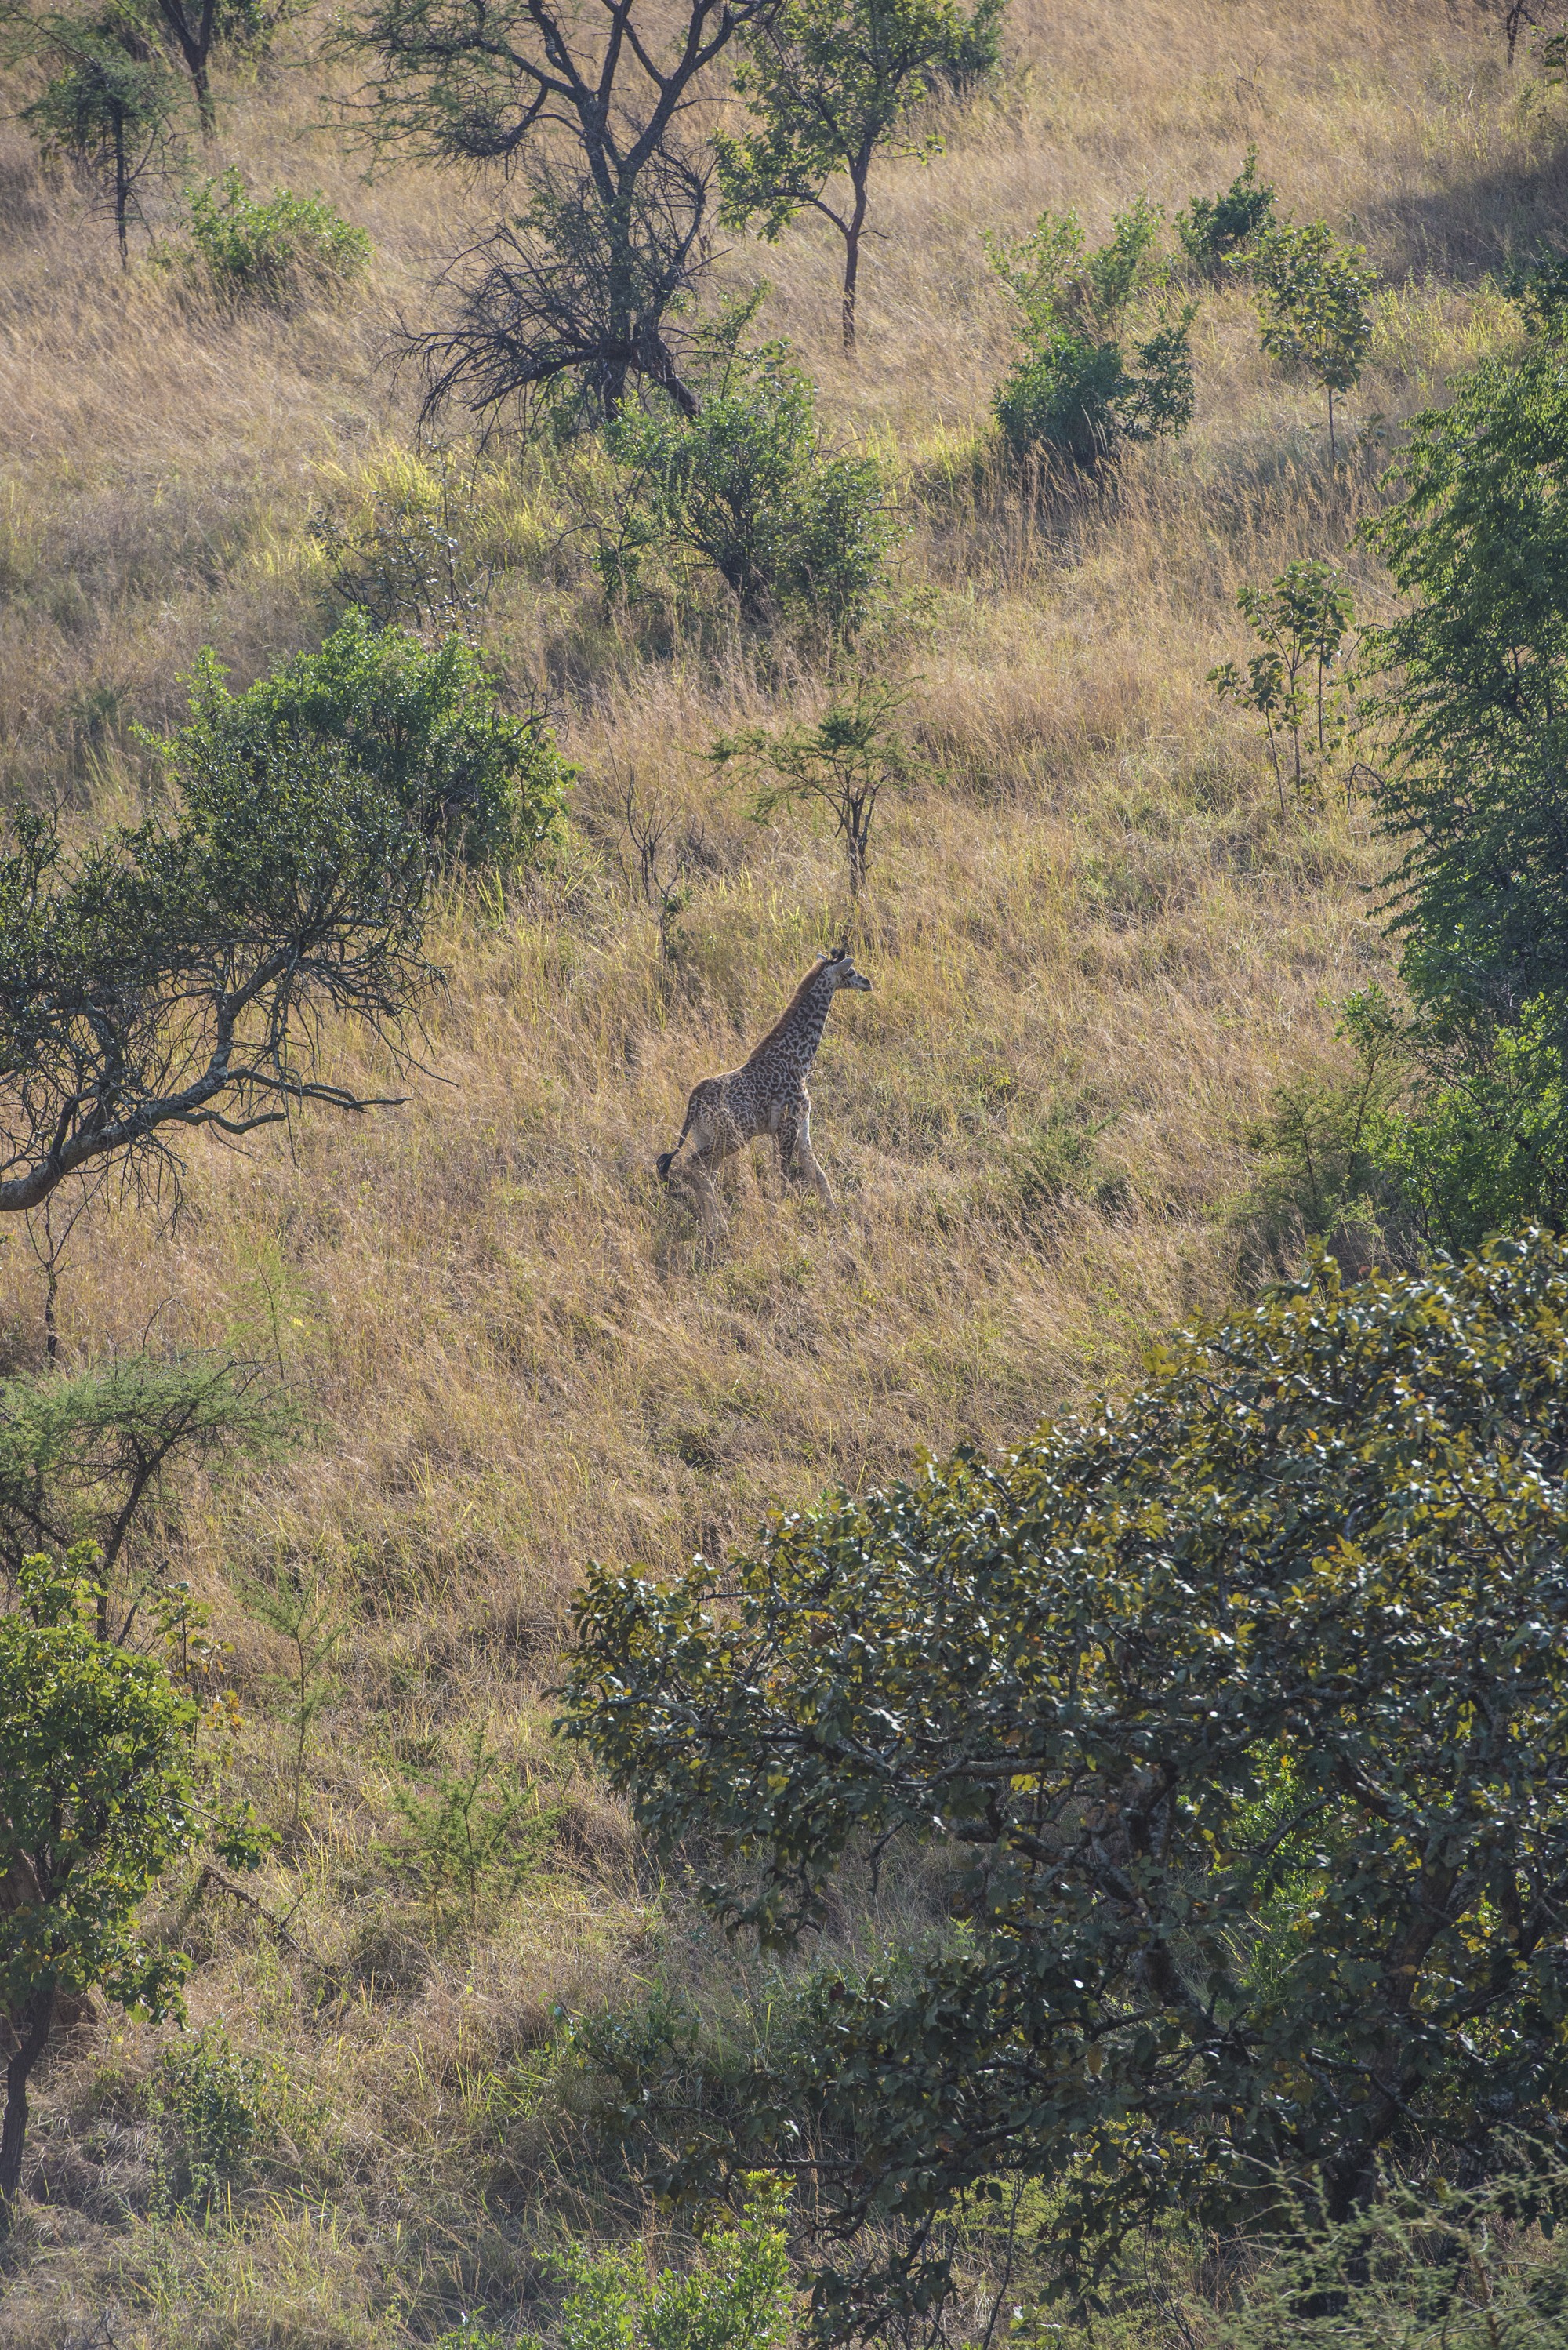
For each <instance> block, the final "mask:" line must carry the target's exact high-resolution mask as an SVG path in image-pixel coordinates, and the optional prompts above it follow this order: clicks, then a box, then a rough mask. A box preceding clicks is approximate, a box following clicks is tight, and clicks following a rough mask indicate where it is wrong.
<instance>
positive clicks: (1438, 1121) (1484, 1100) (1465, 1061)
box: [1382, 996, 1568, 1253]
mask: <svg viewBox="0 0 1568 2350" xmlns="http://www.w3.org/2000/svg"><path fill="white" fill-rule="evenodd" d="M1382 1156H1383V1159H1384V1163H1385V1165H1386V1169H1387V1170H1388V1173H1389V1175H1390V1176H1391V1177H1392V1178H1393V1180H1394V1181H1395V1182H1396V1183H1397V1185H1398V1187H1399V1190H1400V1192H1401V1194H1402V1196H1403V1200H1404V1202H1405V1204H1406V1207H1407V1211H1408V1213H1409V1215H1410V1216H1411V1217H1412V1219H1413V1220H1414V1221H1415V1222H1416V1224H1417V1228H1418V1229H1419V1230H1420V1232H1422V1233H1423V1234H1424V1236H1425V1237H1426V1239H1427V1240H1428V1243H1430V1244H1431V1245H1433V1246H1434V1247H1438V1248H1441V1249H1446V1250H1449V1251H1451V1252H1453V1253H1462V1252H1463V1251H1464V1250H1466V1249H1473V1248H1476V1247H1479V1246H1480V1243H1481V1242H1482V1241H1483V1240H1485V1239H1486V1237H1487V1236H1488V1234H1489V1233H1491V1232H1517V1231H1519V1230H1520V1229H1521V1227H1523V1226H1524V1225H1527V1224H1544V1225H1547V1226H1549V1227H1551V1228H1552V1230H1553V1231H1559V1232H1560V1231H1562V1230H1563V1227H1564V1225H1568V1082H1565V1079H1564V1073H1563V1043H1562V1034H1561V1015H1560V1014H1559V1013H1558V1012H1556V1011H1555V1010H1554V1008H1553V1006H1552V1004H1551V1003H1549V1002H1548V1000H1547V999H1546V998H1545V997H1544V996H1538V997H1537V998H1536V999H1535V1001H1534V1002H1533V1003H1527V1004H1525V1005H1524V1007H1523V1009H1522V1010H1521V1013H1520V1015H1519V1018H1518V1019H1517V1020H1516V1021H1514V1022H1511V1023H1510V1024H1507V1025H1501V1026H1499V1027H1497V1028H1496V1029H1494V1030H1493V1031H1492V1033H1491V1035H1490V1037H1489V1038H1488V1040H1487V1046H1486V1050H1485V1052H1484V1054H1481V1053H1469V1054H1467V1055H1462V1056H1460V1055H1447V1056H1444V1055H1434V1056H1433V1057H1432V1059H1431V1061H1430V1062H1429V1063H1428V1066H1427V1067H1426V1068H1425V1069H1424V1070H1423V1071H1422V1073H1421V1078H1420V1082H1419V1083H1418V1085H1417V1087H1416V1089H1415V1097H1414V1099H1413V1101H1412V1103H1411V1105H1410V1106H1409V1107H1408V1108H1407V1109H1406V1110H1405V1111H1404V1112H1403V1113H1402V1114H1401V1115H1399V1116H1398V1117H1397V1118H1394V1119H1392V1120H1390V1121H1389V1122H1388V1123H1387V1125H1386V1131H1385V1134H1384V1137H1383V1141H1382Z"/></svg>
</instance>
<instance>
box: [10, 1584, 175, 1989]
mask: <svg viewBox="0 0 1568 2350" xmlns="http://www.w3.org/2000/svg"><path fill="white" fill-rule="evenodd" d="M92 1557H93V1554H92V1552H91V1550H90V1548H89V1547H86V1546H84V1547H83V1548H81V1549H78V1550H77V1551H74V1552H73V1553H72V1554H71V1555H70V1557H69V1558H68V1559H67V1564H66V1566H65V1568H64V1569H61V1568H59V1567H57V1566H56V1565H54V1564H53V1563H52V1562H51V1561H50V1560H49V1559H48V1558H47V1557H45V1556H41V1555H40V1556H38V1557H36V1558H33V1559H30V1560H28V1561H27V1563H26V1566H25V1567H24V1569H23V1571H22V1575H21V1578H20V1603H21V1604H20V1605H19V1606H18V1607H16V1609H15V1611H14V1612H13V1613H11V1614H8V1615H5V1616H0V1878H4V1877H7V1873H8V1872H9V1878H8V1881H9V1885H10V1887H12V1888H13V1889H16V1890H19V1891H20V1892H21V1894H22V1897H23V1898H20V1899H19V1900H17V1901H16V1903H15V1905H14V1906H11V1907H5V1908H0V2006H4V2007H5V2008H6V2009H8V2010H9V2011H10V2012H11V2013H12V2014H13V2015H14V2016H24V2015H27V2014H29V2013H30V2012H32V2011H33V2009H34V2008H35V2006H36V2002H38V2000H39V1999H40V1997H47V1996H52V1995H53V1994H55V1993H57V1992H68V1991H86V1990H88V1988H90V1987H91V1986H93V1985H95V1984H97V1985H101V1987H102V1988H103V1989H104V1990H105V1991H108V1993H109V1996H110V1997H111V1998H112V1999H115V2000H118V2001H119V2002H121V2003H122V2004H123V2005H125V2006H127V2007H134V2008H138V2009H140V2010H142V2011H143V2012H146V2013H148V2014H151V2015H155V2016H156V2015H161V2014H163V2013H165V2012H167V2011H168V2009H169V2008H170V2007H171V2004H173V2003H174V2002H175V2000H176V1997H177V1993H178V1987H179V1984H180V1981H181V1979H182V1975H183V1974H184V1972H185V1970H186V1966H187V1964H188V1961H187V1960H185V1959H184V1958H183V1957H182V1954H181V1953H180V1952H179V1951H178V1950H167V1949H161V1948H159V1947H157V1946H155V1945H154V1944H152V1943H151V1942H150V1941H149V1940H148V1939H146V1938H145V1937H144V1936H143V1934H142V1933H141V1931H140V1926H139V1923H138V1918H137V1905H138V1903H139V1902H140V1899H141V1898H142V1896H143V1894H144V1893H145V1892H146V1890H147V1887H149V1885H150V1884H151V1882H152V1880H153V1879H154V1878H155V1877H157V1876H158V1875H159V1873H160V1871H161V1870H162V1869H163V1868H165V1867H166V1866H168V1864H169V1863H170V1861H171V1860H172V1859H174V1858H175V1857H176V1856H178V1855H179V1854H180V1853H182V1852H183V1851H185V1850H186V1849H187V1848H188V1847H189V1846H190V1845H191V1844H192V1841H193V1840H194V1836H195V1818H194V1808H193V1795H192V1785H191V1780H190V1775H189V1771H188V1767H187V1766H188V1761H189V1741H188V1734H187V1732H188V1724H189V1721H190V1719H191V1713H192V1708H191V1705H190V1703H189V1701H188V1700H186V1699H185V1698H183V1697H182V1695H181V1694H180V1692H179V1691H178V1690H176V1689H175V1688H174V1686H173V1685H172V1683H171V1681H170V1679H169V1677H168V1674H167V1672H166V1671H165V1670H164V1669H163V1667H162V1665H161V1663H159V1662H158V1661H157V1660H156V1659H153V1658H151V1657H138V1656H131V1655H129V1654H128V1653H127V1652H126V1651H125V1650H124V1649H122V1648H116V1647H114V1646H112V1645H111V1644H110V1643H109V1642H108V1641H104V1640H100V1639H99V1638H97V1637H96V1636H95V1635H94V1633H93V1631H92V1630H91V1628H90V1623H91V1614H92V1607H93V1594H92V1589H91V1586H90V1584H89V1582H88V1573H89V1570H90V1567H91V1564H92Z"/></svg>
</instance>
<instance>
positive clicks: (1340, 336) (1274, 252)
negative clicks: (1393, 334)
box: [1248, 221, 1377, 464]
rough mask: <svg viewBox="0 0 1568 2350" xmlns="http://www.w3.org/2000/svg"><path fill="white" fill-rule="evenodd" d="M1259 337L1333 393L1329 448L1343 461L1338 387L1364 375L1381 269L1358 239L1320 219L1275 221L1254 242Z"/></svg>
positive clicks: (1251, 259)
mask: <svg viewBox="0 0 1568 2350" xmlns="http://www.w3.org/2000/svg"><path fill="white" fill-rule="evenodd" d="M1248 268H1249V272H1250V274H1251V277H1252V280H1253V282H1254V284H1255V285H1256V286H1257V288H1258V304H1259V308H1260V310H1261V312H1262V321H1263V331H1262V344H1263V348H1264V350H1266V351H1267V352H1268V353H1269V354H1270V356H1271V358H1273V359H1282V360H1283V362H1284V364H1285V365H1286V366H1287V367H1293V368H1299V369H1301V371H1302V372H1303V374H1305V375H1309V376H1311V377H1312V378H1313V379H1314V381H1316V382H1318V383H1321V384H1322V386H1323V388H1324V391H1325V392H1326V393H1327V395H1328V453H1329V462H1330V463H1331V464H1336V463H1338V461H1339V451H1338V447H1337V444H1336V442H1335V440H1334V393H1335V392H1336V391H1349V390H1351V389H1352V387H1353V386H1354V385H1355V384H1357V383H1359V382H1360V380H1361V370H1362V369H1363V367H1364V366H1365V365H1366V354H1367V351H1368V349H1369V348H1370V347H1371V343H1372V308H1371V299H1370V297H1371V295H1372V292H1373V289H1374V287H1375V286H1376V283H1377V273H1376V270H1375V269H1373V268H1372V267H1371V266H1370V265H1369V264H1368V263H1367V260H1366V253H1365V251H1364V250H1363V248H1362V247H1361V246H1360V245H1358V244H1342V243H1341V242H1340V240H1339V238H1338V237H1336V236H1335V235H1334V232H1333V230H1332V229H1330V228H1329V227H1328V226H1327V224H1325V223H1324V222H1323V221H1308V222H1305V223H1304V224H1302V225H1301V226H1299V227H1286V228H1276V229H1271V230H1270V231H1269V232H1268V234H1266V235H1264V236H1261V237H1259V238H1258V239H1257V240H1256V242H1255V243H1254V244H1253V245H1252V247H1251V255H1250V257H1249V262H1248Z"/></svg>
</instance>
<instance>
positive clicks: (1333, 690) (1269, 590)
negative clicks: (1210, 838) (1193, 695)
mask: <svg viewBox="0 0 1568 2350" xmlns="http://www.w3.org/2000/svg"><path fill="white" fill-rule="evenodd" d="M1236 609H1237V610H1238V611H1239V612H1240V613H1241V616H1242V618H1243V619H1247V620H1250V621H1251V624H1252V632H1253V634H1254V635H1255V636H1256V637H1257V639H1258V640H1259V642H1260V643H1261V645H1262V651H1261V652H1258V653H1254V654H1253V655H1252V657H1251V660H1249V661H1248V663H1247V669H1246V674H1245V676H1243V675H1242V673H1241V670H1240V669H1238V667H1237V665H1236V663H1235V662H1234V661H1223V662H1221V663H1220V667H1219V668H1218V669H1211V670H1210V672H1209V683H1210V685H1211V686H1212V687H1213V688H1214V691H1215V692H1216V693H1217V694H1218V695H1219V697H1220V701H1221V702H1239V703H1240V704H1241V708H1242V709H1243V710H1255V711H1256V712H1257V713H1258V715H1259V717H1260V718H1262V722H1263V735H1264V740H1265V741H1266V742H1267V743H1268V746H1269V759H1270V763H1271V764H1272V767H1273V771H1274V783H1275V785H1276V787H1277V789H1278V791H1279V795H1280V812H1281V814H1283V812H1284V806H1285V776H1286V774H1287V771H1288V773H1289V775H1290V780H1291V783H1292V785H1293V788H1294V789H1295V791H1296V792H1297V794H1298V795H1299V794H1301V793H1303V792H1304V791H1307V790H1309V789H1311V787H1312V786H1313V785H1314V784H1316V783H1317V782H1319V781H1320V780H1321V778H1322V776H1323V775H1324V770H1325V769H1327V768H1328V767H1330V766H1332V764H1334V756H1335V754H1336V753H1337V752H1338V750H1339V748H1340V745H1341V743H1343V741H1344V739H1345V731H1346V728H1347V726H1348V725H1349V723H1350V720H1351V717H1352V714H1353V711H1352V702H1351V696H1350V690H1349V686H1348V683H1347V681H1346V679H1345V674H1344V671H1343V669H1336V664H1338V663H1340V662H1341V660H1342V657H1343V655H1344V652H1345V639H1346V638H1347V637H1348V635H1349V633H1350V629H1351V624H1352V622H1353V620H1354V619H1355V612H1354V609H1353V608H1352V605H1351V600H1350V591H1349V589H1348V588H1347V587H1345V582H1344V579H1343V578H1342V577H1341V576H1340V574H1339V573H1338V572H1337V571H1336V570H1335V569H1334V567H1333V565H1332V564H1327V563H1293V564H1290V565H1289V566H1288V567H1286V569H1284V570H1283V571H1282V572H1281V574H1280V576H1279V577H1278V578H1277V579H1275V580H1274V581H1273V582H1272V585H1271V586H1269V587H1243V588H1241V590H1240V591H1239V593H1238V595H1237V598H1236Z"/></svg>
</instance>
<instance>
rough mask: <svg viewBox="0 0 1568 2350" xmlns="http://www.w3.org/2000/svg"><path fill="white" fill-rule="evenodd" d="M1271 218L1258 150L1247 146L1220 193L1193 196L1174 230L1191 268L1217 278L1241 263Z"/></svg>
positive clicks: (1271, 195) (1270, 200)
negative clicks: (1260, 170)
mask: <svg viewBox="0 0 1568 2350" xmlns="http://www.w3.org/2000/svg"><path fill="white" fill-rule="evenodd" d="M1273 213H1274V189H1273V185H1272V182H1270V181H1268V180H1260V179H1259V177H1258V151H1257V149H1256V148H1255V147H1249V148H1248V150H1247V160H1246V161H1245V162H1244V163H1243V164H1242V166H1241V170H1240V172H1238V173H1237V174H1236V177H1235V178H1234V179H1233V180H1232V181H1231V184H1230V186H1229V187H1228V188H1227V189H1226V190H1225V191H1224V192H1223V194H1222V195H1218V196H1194V197H1193V199H1192V202H1191V203H1189V205H1188V207H1187V209H1186V211H1185V212H1179V213H1177V215H1176V219H1175V221H1174V223H1173V224H1172V225H1173V226H1174V228H1175V230H1176V234H1177V236H1178V238H1179V241H1180V244H1181V249H1182V251H1183V253H1184V254H1185V255H1187V258H1188V260H1189V262H1190V263H1191V264H1192V266H1193V267H1194V268H1195V269H1198V270H1200V271H1201V272H1202V274H1203V275H1204V276H1205V277H1219V276H1222V275H1223V274H1224V272H1225V270H1226V269H1227V267H1231V268H1235V267H1236V266H1238V265H1240V264H1241V262H1242V261H1243V260H1244V259H1245V256H1246V254H1247V251H1248V248H1249V246H1250V245H1251V243H1252V241H1253V239H1254V238H1255V237H1256V236H1257V235H1258V234H1260V233H1261V232H1262V230H1264V229H1266V228H1267V227H1268V226H1269V224H1270V223H1271V222H1272V219H1273Z"/></svg>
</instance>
